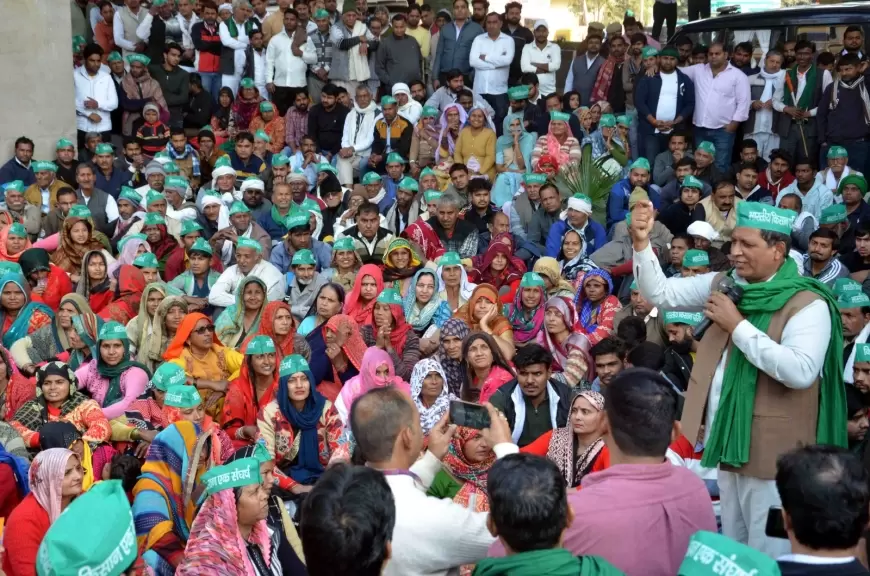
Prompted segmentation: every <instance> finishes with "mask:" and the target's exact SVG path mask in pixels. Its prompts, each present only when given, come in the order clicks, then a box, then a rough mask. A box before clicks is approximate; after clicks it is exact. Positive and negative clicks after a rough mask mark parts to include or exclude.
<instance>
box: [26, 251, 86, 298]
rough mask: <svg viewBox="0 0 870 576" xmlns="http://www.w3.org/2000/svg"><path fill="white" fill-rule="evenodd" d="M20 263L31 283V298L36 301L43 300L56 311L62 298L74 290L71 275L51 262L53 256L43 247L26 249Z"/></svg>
mask: <svg viewBox="0 0 870 576" xmlns="http://www.w3.org/2000/svg"><path fill="white" fill-rule="evenodd" d="M18 264H19V265H20V266H21V274H22V275H23V276H24V279H25V280H27V282H28V284H30V298H31V299H32V300H33V301H34V302H41V303H43V304H45V305H46V306H48V307H49V308H51V309H52V310H53V311H55V312H56V311H57V309H58V308H60V300H61V298H62V297H63V296H66V295H67V294H69V293H70V292H72V291H73V285H72V281H71V280H70V279H69V275H68V274H67V273H66V272H64V271H63V269H61V268H59V267H58V266H55V265H54V264H52V263H51V256H50V255H49V254H48V251H46V250H45V249H43V248H30V249H29V250H25V251H24V252H22V253H21V257H20V258H19V259H18Z"/></svg>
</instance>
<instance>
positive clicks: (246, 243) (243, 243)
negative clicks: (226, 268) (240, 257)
mask: <svg viewBox="0 0 870 576" xmlns="http://www.w3.org/2000/svg"><path fill="white" fill-rule="evenodd" d="M242 248H250V249H251V250H254V251H256V252H257V253H259V254H262V253H263V247H262V246H261V245H260V243H259V242H257V241H256V240H251V239H250V238H248V237H247V236H242V237H241V238H239V239H238V240H237V241H236V250H240V249H242Z"/></svg>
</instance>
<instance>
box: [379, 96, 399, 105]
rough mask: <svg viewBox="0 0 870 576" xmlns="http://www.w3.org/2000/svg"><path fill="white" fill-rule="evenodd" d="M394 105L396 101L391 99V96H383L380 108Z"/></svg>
mask: <svg viewBox="0 0 870 576" xmlns="http://www.w3.org/2000/svg"><path fill="white" fill-rule="evenodd" d="M396 103H397V102H396V99H395V98H393V97H392V96H383V97H382V98H381V106H392V105H393V104H396Z"/></svg>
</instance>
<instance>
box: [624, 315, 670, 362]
mask: <svg viewBox="0 0 870 576" xmlns="http://www.w3.org/2000/svg"><path fill="white" fill-rule="evenodd" d="M662 314H663V313H662V311H661V310H659V311H658V313H657V314H656V316H655V317H654V318H650V319H649V320H648V321H647V322H646V341H647V342H652V343H653V344H658V345H659V346H661V347H662V351H664V349H665V348H667V347H668V337H667V333H666V332H665V324H664V322H663V321H662ZM633 315H634V310H633V309H632V307H631V306H624V307H623V308H622V309H621V310H620V311H619V312H617V313H616V315H615V316H614V317H613V330H614V332H615V331H616V329H617V328H619V323H620V322H622V321H623V320H625V319H626V318H628V317H629V316H633Z"/></svg>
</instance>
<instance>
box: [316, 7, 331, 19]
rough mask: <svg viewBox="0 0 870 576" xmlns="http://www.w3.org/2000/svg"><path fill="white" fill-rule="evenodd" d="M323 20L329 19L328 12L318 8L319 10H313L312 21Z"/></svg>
mask: <svg viewBox="0 0 870 576" xmlns="http://www.w3.org/2000/svg"><path fill="white" fill-rule="evenodd" d="M324 18H329V12H327V11H326V10H324V9H323V8H320V9H319V10H315V12H314V19H315V20H323V19H324Z"/></svg>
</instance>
